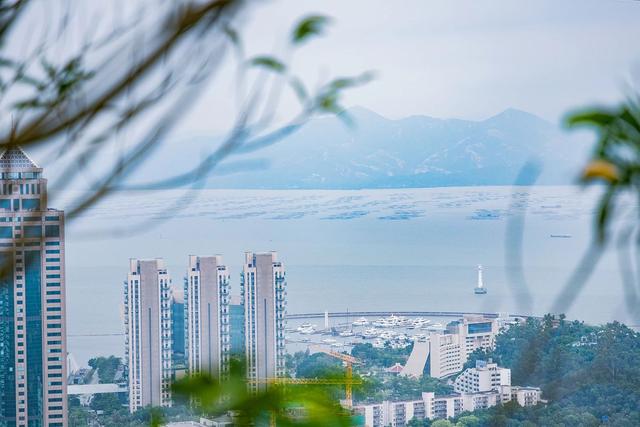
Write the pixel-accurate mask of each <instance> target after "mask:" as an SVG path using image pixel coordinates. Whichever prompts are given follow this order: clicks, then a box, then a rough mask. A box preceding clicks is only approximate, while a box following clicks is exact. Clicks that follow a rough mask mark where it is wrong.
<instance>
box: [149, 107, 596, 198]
mask: <svg viewBox="0 0 640 427" xmlns="http://www.w3.org/2000/svg"><path fill="white" fill-rule="evenodd" d="M349 115H350V116H351V117H352V118H353V120H354V122H355V124H356V125H355V128H354V129H349V128H348V127H346V126H345V125H344V123H342V122H341V121H340V120H339V119H338V118H336V117H322V118H318V119H316V120H313V121H312V122H311V123H309V124H308V125H307V126H305V127H304V128H303V129H302V130H300V131H299V132H298V133H296V134H294V135H292V136H290V137H288V138H287V139H285V140H283V141H281V142H279V143H277V144H275V145H273V146H271V147H268V148H266V149H264V150H261V151H259V152H258V153H256V154H255V155H252V156H251V157H248V159H255V160H257V159H267V160H268V162H269V167H268V168H267V169H263V170H250V171H244V172H240V173H234V174H230V175H222V176H215V177H212V178H211V179H209V180H208V181H207V184H206V187H208V188H265V189H293V188H301V189H357V188H416V187H418V188H419V187H439V186H476V185H510V184H513V183H514V182H515V180H516V177H517V176H518V174H519V173H520V172H521V170H522V167H523V165H524V164H525V163H526V162H527V161H531V160H534V161H536V162H538V163H539V164H541V165H542V167H543V172H542V175H541V177H540V179H539V180H538V183H541V184H569V183H571V182H573V180H574V179H575V177H576V176H577V171H578V170H579V169H578V168H579V166H580V165H581V164H582V162H583V161H584V159H585V158H586V154H587V150H586V147H587V145H585V143H584V141H581V140H580V139H579V138H576V137H574V136H571V135H568V134H566V133H563V132H562V131H561V130H560V129H558V128H557V127H556V126H554V125H553V124H551V123H549V122H547V121H545V120H543V119H541V118H539V117H537V116H535V115H533V114H530V113H527V112H524V111H520V110H516V109H507V110H505V111H503V112H501V113H499V114H497V115H495V116H493V117H490V118H488V119H486V120H482V121H471V120H460V119H437V118H432V117H427V116H410V117H406V118H403V119H399V120H391V119H387V118H385V117H382V116H380V115H379V114H377V113H375V112H372V111H370V110H367V109H364V108H353V109H350V110H349ZM211 143H212V139H209V138H192V139H190V140H188V141H183V142H182V143H181V144H180V145H181V150H182V151H183V152H185V153H191V154H189V155H187V156H185V157H186V158H185V159H184V160H181V159H176V156H175V155H165V154H162V153H161V154H159V157H158V158H157V159H154V162H150V164H153V165H154V167H155V168H156V169H155V170H156V171H157V170H158V169H157V167H158V163H157V162H158V161H160V164H161V165H162V164H163V163H164V165H165V167H166V168H169V170H172V171H174V172H179V171H182V170H186V169H187V168H188V167H189V165H193V164H194V162H195V161H196V160H197V158H198V157H199V156H198V155H197V153H202V152H204V147H205V146H208V145H209V144H211ZM170 145H171V144H169V149H167V150H166V153H167V154H171V147H170ZM174 148H175V147H174ZM237 159H240V157H238V158H236V159H235V160H237ZM242 159H247V157H242ZM182 162H184V163H182ZM145 169H146V168H145ZM162 169H164V167H162ZM141 175H143V176H144V175H146V176H149V175H147V173H145V172H143V173H142V174H141ZM156 176H157V174H156ZM524 178H525V180H526V179H527V178H533V177H532V176H531V177H527V176H526V173H525V175H524Z"/></svg>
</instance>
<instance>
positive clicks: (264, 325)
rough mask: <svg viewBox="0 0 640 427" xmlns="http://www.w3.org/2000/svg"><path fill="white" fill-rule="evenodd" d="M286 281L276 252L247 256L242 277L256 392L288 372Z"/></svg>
mask: <svg viewBox="0 0 640 427" xmlns="http://www.w3.org/2000/svg"><path fill="white" fill-rule="evenodd" d="M286 285H287V283H286V279H285V269H284V266H283V264H282V263H281V262H280V261H278V259H277V253H276V252H266V253H253V252H246V253H245V263H244V267H243V269H242V275H241V282H240V286H241V294H242V304H243V306H244V331H245V346H244V348H245V355H246V363H247V376H248V378H249V381H250V384H251V386H252V389H254V390H256V389H257V388H259V387H260V386H261V385H262V384H264V381H266V380H267V379H268V378H273V377H280V376H283V375H284V371H285V366H284V363H285V360H284V355H285V337H284V329H285V322H286V321H285V315H286Z"/></svg>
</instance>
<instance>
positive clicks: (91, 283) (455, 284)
mask: <svg viewBox="0 0 640 427" xmlns="http://www.w3.org/2000/svg"><path fill="white" fill-rule="evenodd" d="M513 191H514V190H513V189H512V188H502V187H485V188H447V189H419V190H364V191H297V190H296V191H254V190H251V191H227V190H204V191H200V192H198V195H197V196H198V197H197V198H196V199H195V200H194V201H193V202H192V203H191V204H190V205H189V206H188V207H187V208H186V209H182V210H177V211H176V210H174V211H172V212H169V213H168V212H167V210H166V209H167V208H168V207H170V206H173V204H174V203H175V202H176V200H179V195H180V194H182V193H178V192H175V191H163V192H158V193H140V194H133V195H132V194H129V195H118V196H115V197H112V198H110V199H108V200H106V201H105V202H104V203H102V204H101V205H100V206H99V207H96V208H95V209H93V210H92V211H91V212H88V213H87V215H86V216H84V217H83V218H82V219H80V220H78V221H76V222H74V223H72V224H70V226H69V228H68V230H67V277H68V284H67V293H68V317H69V327H68V329H69V334H70V335H71V337H70V346H69V347H70V351H71V352H72V354H73V355H74V357H75V358H76V360H77V361H78V363H80V364H83V363H85V362H86V360H87V359H88V358H89V357H91V356H93V355H97V354H103V355H106V354H117V355H121V354H122V353H123V337H122V336H121V335H119V334H121V332H122V326H121V324H122V320H121V319H122V317H121V313H122V282H123V280H124V279H125V278H126V273H127V266H128V264H127V262H128V258H130V257H140V258H153V257H164V258H165V259H166V261H167V264H168V267H169V269H170V273H171V275H172V277H173V282H174V285H177V286H178V287H180V288H181V287H182V277H183V274H184V269H185V265H186V261H187V256H188V255H189V254H216V253H219V254H222V255H223V256H224V258H225V262H226V263H227V265H228V266H230V268H231V273H232V291H233V292H234V293H237V292H239V280H238V277H239V267H240V265H241V262H242V257H243V252H244V251H245V250H256V251H263V250H278V251H279V253H280V257H281V259H282V261H284V262H285V264H286V267H287V277H288V284H289V293H288V297H289V306H288V307H289V312H290V313H299V312H310V311H314V312H317V311H324V310H330V311H333V310H347V309H349V310H354V311H355V310H389V311H393V310H467V311H474V310H488V311H504V312H511V313H524V312H529V313H534V314H542V313H545V312H546V311H547V310H549V308H550V307H551V305H552V303H553V301H554V300H555V298H556V296H557V294H558V291H559V289H560V288H561V287H562V285H563V284H564V283H565V282H566V280H567V278H568V276H569V275H570V274H571V272H572V269H573V268H574V267H575V265H576V264H577V262H578V260H579V258H580V256H581V255H582V253H583V252H584V251H585V250H586V249H587V247H588V245H589V242H590V237H591V221H592V207H593V203H594V200H595V197H596V196H597V194H596V192H595V191H592V192H583V191H581V190H579V189H577V188H574V187H539V188H536V189H534V190H522V189H521V190H518V192H517V193H514V192H513ZM67 198H68V196H67ZM67 198H65V199H62V200H60V201H58V204H57V205H58V206H64V203H65V201H66V200H67ZM512 206H515V207H516V209H515V210H514V209H511V207H512ZM521 215H524V220H525V228H524V234H523V236H522V237H523V241H524V254H523V263H524V265H523V271H524V278H525V283H526V285H527V286H528V289H529V290H530V294H531V298H530V299H527V298H525V295H526V293H525V292H523V283H522V282H521V281H520V280H517V281H516V282H513V283H511V282H510V280H509V277H510V275H509V273H510V272H513V271H516V270H515V266H513V265H510V264H509V263H508V262H507V261H506V254H508V253H509V252H510V251H513V246H512V245H511V244H510V243H509V242H507V241H506V240H505V230H506V227H507V223H508V222H509V221H510V220H513V219H518V218H520V216H521ZM148 218H154V219H153V220H152V221H151V222H147V220H148ZM140 221H142V222H140ZM127 224H128V225H130V226H132V227H133V229H126V230H122V227H123V226H126V225H127ZM96 232H101V233H107V234H108V235H109V237H105V236H104V235H103V236H102V237H101V238H96V237H95V236H94V235H93V234H91V233H96ZM552 235H564V236H570V237H564V238H558V237H552ZM477 264H483V266H484V269H485V284H486V286H487V288H488V289H489V293H488V294H487V295H484V296H477V295H474V294H473V287H474V285H475V281H476V265H477ZM567 313H568V315H569V317H572V318H579V319H584V320H587V321H589V322H593V323H601V322H606V321H610V320H621V321H625V322H628V323H634V322H635V321H634V320H633V319H632V318H631V316H630V315H629V313H628V312H627V311H626V308H625V306H624V304H623V294H622V288H621V284H620V278H619V273H618V268H617V261H616V259H615V257H614V254H613V253H607V254H606V255H605V257H604V259H603V260H602V262H601V263H600V264H599V265H598V267H597V268H596V271H595V273H594V274H593V275H592V276H591V278H590V279H589V281H588V282H587V284H586V286H585V289H584V290H583V291H582V292H581V293H580V295H579V296H578V298H577V299H576V301H575V302H574V303H573V304H572V305H571V307H570V308H569V309H568V310H567ZM96 334H104V335H105V336H81V335H96ZM109 334H114V335H109Z"/></svg>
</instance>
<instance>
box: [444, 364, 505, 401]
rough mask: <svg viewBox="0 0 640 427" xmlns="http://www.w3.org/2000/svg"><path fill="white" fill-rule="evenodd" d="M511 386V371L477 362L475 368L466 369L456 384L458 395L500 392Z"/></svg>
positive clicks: (495, 365) (455, 388)
mask: <svg viewBox="0 0 640 427" xmlns="http://www.w3.org/2000/svg"><path fill="white" fill-rule="evenodd" d="M510 385H511V369H508V368H501V367H499V366H498V365H497V364H496V363H492V362H491V361H489V362H488V363H487V362H485V361H484V360H478V361H476V366H475V368H469V369H466V370H465V371H464V372H462V373H461V374H460V375H459V376H458V378H456V380H455V382H454V385H453V387H454V390H455V391H456V392H457V393H480V392H484V391H492V390H499V389H500V387H501V386H510Z"/></svg>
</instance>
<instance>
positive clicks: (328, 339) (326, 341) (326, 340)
mask: <svg viewBox="0 0 640 427" xmlns="http://www.w3.org/2000/svg"><path fill="white" fill-rule="evenodd" d="M322 342H323V343H325V344H334V343H336V342H337V341H336V340H334V339H333V338H325V339H323V340H322Z"/></svg>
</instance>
